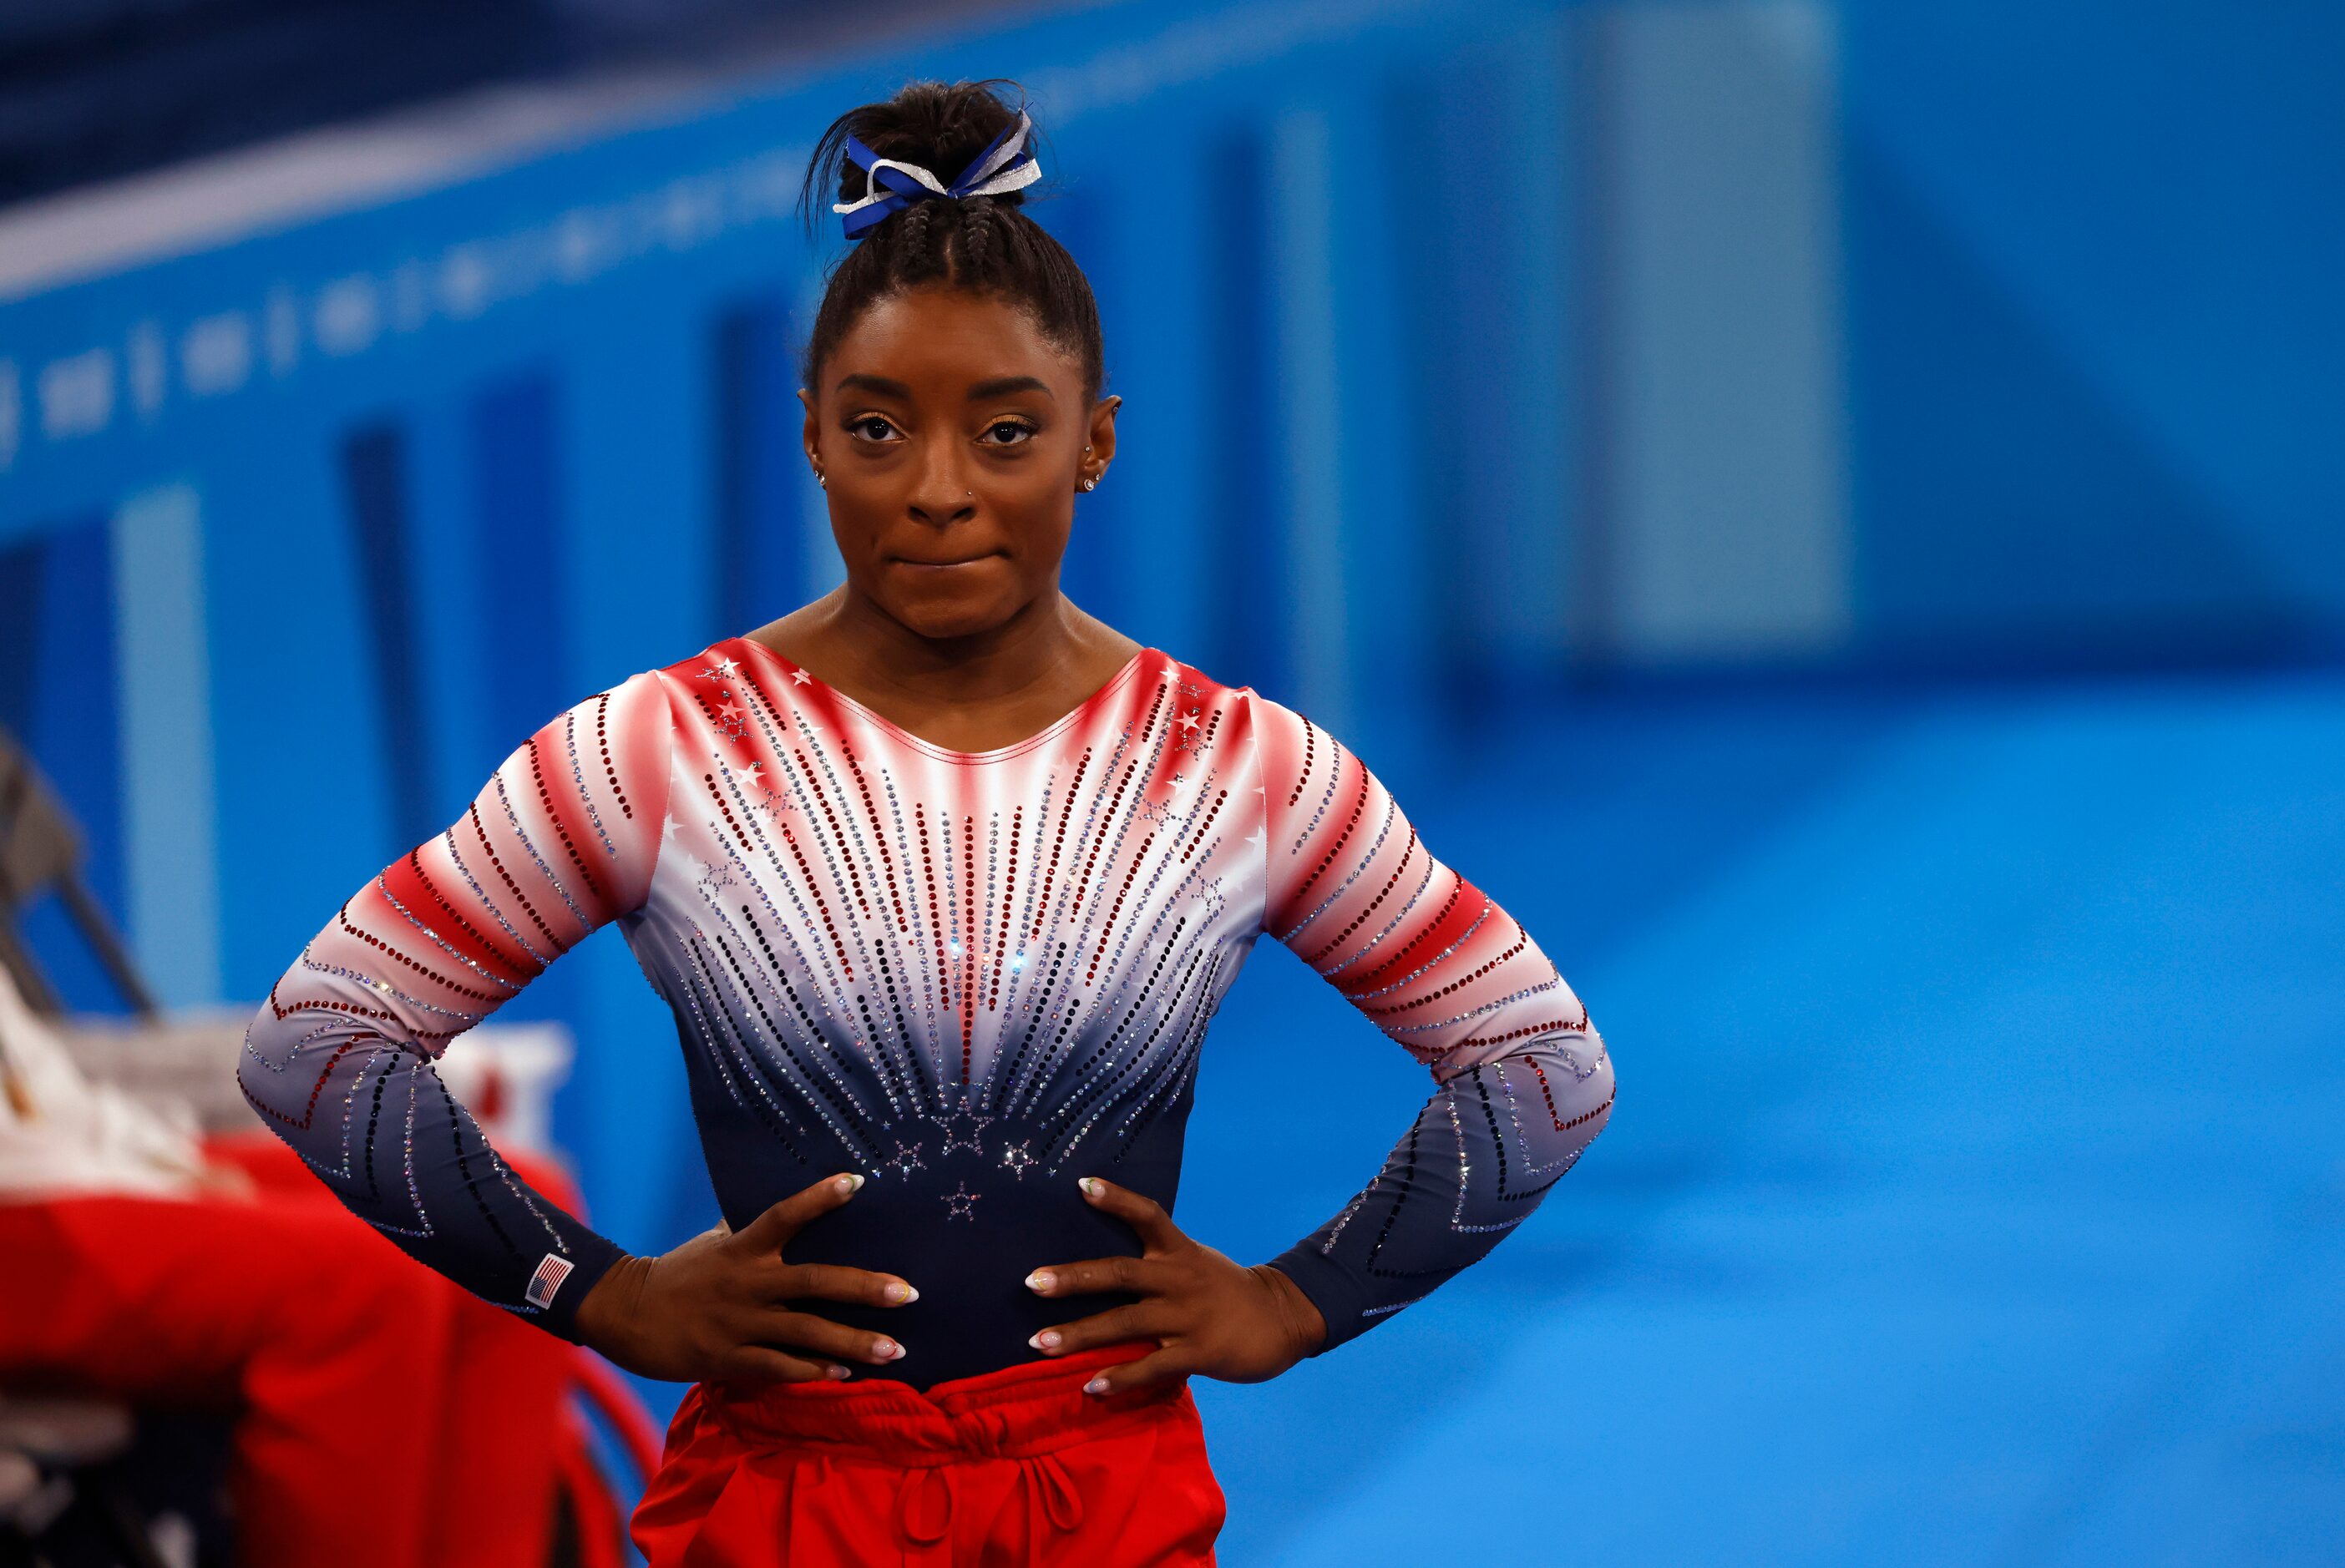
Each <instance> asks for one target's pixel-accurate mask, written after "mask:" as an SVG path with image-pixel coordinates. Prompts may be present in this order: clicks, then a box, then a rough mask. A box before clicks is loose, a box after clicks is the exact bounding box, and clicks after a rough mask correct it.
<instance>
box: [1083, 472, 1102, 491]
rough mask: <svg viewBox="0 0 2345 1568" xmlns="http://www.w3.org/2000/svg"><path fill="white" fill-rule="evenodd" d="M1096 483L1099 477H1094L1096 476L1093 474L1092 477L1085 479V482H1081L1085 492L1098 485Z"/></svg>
mask: <svg viewBox="0 0 2345 1568" xmlns="http://www.w3.org/2000/svg"><path fill="white" fill-rule="evenodd" d="M1098 483H1099V476H1098V475H1096V474H1094V475H1092V476H1091V478H1090V479H1087V480H1085V481H1083V488H1084V489H1085V490H1090V489H1091V487H1092V486H1094V485H1096V484H1098Z"/></svg>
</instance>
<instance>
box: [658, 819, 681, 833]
mask: <svg viewBox="0 0 2345 1568" xmlns="http://www.w3.org/2000/svg"><path fill="white" fill-rule="evenodd" d="M683 825H684V824H682V823H680V822H678V821H676V820H675V818H674V817H672V816H670V817H663V818H661V819H660V836H661V837H662V838H674V837H675V835H676V830H677V829H678V828H680V827H682V826H683Z"/></svg>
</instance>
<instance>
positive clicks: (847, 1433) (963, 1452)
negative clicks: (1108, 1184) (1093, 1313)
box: [633, 1342, 1224, 1568]
mask: <svg viewBox="0 0 2345 1568" xmlns="http://www.w3.org/2000/svg"><path fill="white" fill-rule="evenodd" d="M1155 1348H1156V1346H1155V1345H1154V1343H1153V1342H1149V1343H1142V1344H1137V1345H1134V1344H1125V1345H1110V1346H1103V1347H1101V1349H1099V1350H1096V1351H1081V1352H1079V1353H1077V1354H1075V1355H1071V1356H1063V1357H1061V1358H1059V1359H1058V1360H1056V1361H1030V1362H1024V1363H1021V1364H1020V1365H1017V1366H1010V1367H1004V1368H1002V1369H1000V1371H992V1372H987V1373H985V1374H984V1375H982V1376H980V1377H974V1378H957V1379H954V1380H952V1381H949V1382H941V1383H939V1384H937V1385H936V1386H935V1387H933V1388H931V1389H929V1390H928V1391H926V1392H922V1391H919V1390H917V1389H915V1388H913V1387H912V1386H911V1385H910V1384H909V1383H905V1382H899V1381H896V1380H894V1379H892V1378H873V1379H868V1380H864V1381H851V1382H838V1383H834V1382H819V1383H811V1382H810V1383H773V1384H768V1385H766V1386H764V1387H762V1388H757V1389H743V1390H740V1391H737V1392H731V1393H728V1392H727V1391H726V1390H725V1389H723V1388H722V1387H714V1386H711V1385H709V1384H706V1383H695V1384H694V1385H693V1387H692V1388H691V1390H690V1391H687V1392H686V1393H685V1396H684V1403H683V1404H682V1405H681V1406H680V1407H678V1409H677V1411H676V1412H675V1421H674V1423H673V1424H671V1425H670V1426H669V1428H668V1434H667V1452H666V1454H665V1457H664V1458H663V1460H662V1462H661V1464H660V1468H659V1473H658V1474H656V1475H655V1476H654V1477H653V1478H652V1481H651V1484H650V1486H649V1487H648V1488H646V1489H645V1494H644V1501H643V1505H642V1506H641V1507H639V1508H637V1509H636V1510H635V1515H634V1526H633V1529H634V1539H635V1544H636V1545H637V1546H638V1547H639V1548H641V1549H642V1551H643V1553H644V1556H645V1558H646V1559H647V1560H648V1562H649V1563H650V1568H720V1565H721V1568H734V1565H738V1568H778V1565H780V1564H784V1563H787V1564H788V1565H789V1568H869V1565H872V1564H878V1563H905V1564H922V1565H935V1568H944V1565H946V1564H954V1565H960V1564H980V1563H982V1564H988V1565H990V1564H996V1563H999V1564H1005V1565H1006V1564H1010V1563H1018V1564H1028V1563H1031V1564H1038V1565H1039V1564H1061V1565H1064V1568H1078V1565H1080V1568H1139V1565H1140V1564H1142V1563H1148V1564H1157V1563H1162V1564H1168V1565H1169V1564H1194V1563H1212V1562H1213V1538H1214V1537H1215V1536H1216V1535H1218V1534H1220V1533H1221V1529H1222V1520H1223V1512H1224V1508H1223V1499H1222V1489H1221V1486H1220V1484H1219V1483H1218V1482H1215V1481H1214V1479H1213V1469H1212V1467H1211V1466H1210V1465H1208V1464H1207V1462H1206V1460H1205V1433H1204V1428H1203V1424H1202V1423H1201V1422H1200V1421H1198V1419H1197V1406H1196V1401H1193V1400H1192V1399H1191V1398H1190V1396H1189V1388H1188V1384H1187V1383H1186V1382H1174V1383H1171V1384H1159V1385H1157V1386H1156V1387H1154V1388H1150V1389H1138V1390H1134V1391H1132V1392H1130V1393H1126V1394H1117V1395H1109V1396H1104V1397H1103V1396H1101V1395H1098V1394H1087V1393H1084V1392H1083V1391H1082V1387H1083V1384H1084V1383H1086V1382H1088V1381H1090V1380H1091V1375H1092V1374H1093V1373H1094V1372H1097V1371H1100V1370H1101V1368H1103V1367H1112V1366H1117V1365H1120V1364H1122V1363H1123V1362H1126V1361H1134V1360H1137V1359H1138V1358H1139V1357H1141V1356H1142V1355H1145V1354H1147V1353H1148V1352H1149V1351H1153V1350H1154V1349H1155Z"/></svg>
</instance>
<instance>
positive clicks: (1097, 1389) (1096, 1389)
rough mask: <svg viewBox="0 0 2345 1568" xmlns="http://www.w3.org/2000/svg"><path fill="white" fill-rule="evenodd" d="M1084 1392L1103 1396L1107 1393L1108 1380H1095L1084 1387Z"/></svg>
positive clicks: (1100, 1378)
mask: <svg viewBox="0 0 2345 1568" xmlns="http://www.w3.org/2000/svg"><path fill="white" fill-rule="evenodd" d="M1083 1392H1085V1393H1087V1394H1103V1393H1105V1392H1107V1379H1106V1378H1105V1377H1104V1376H1101V1377H1096V1378H1093V1379H1092V1380H1091V1381H1089V1382H1087V1383H1085V1384H1084V1385H1083Z"/></svg>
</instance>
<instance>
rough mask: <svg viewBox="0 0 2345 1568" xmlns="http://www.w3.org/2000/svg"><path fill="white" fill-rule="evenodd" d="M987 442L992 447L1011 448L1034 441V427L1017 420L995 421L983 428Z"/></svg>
mask: <svg viewBox="0 0 2345 1568" xmlns="http://www.w3.org/2000/svg"><path fill="white" fill-rule="evenodd" d="M985 434H986V437H987V440H989V441H990V443H991V444H992V445H994V446H998V447H1013V446H1017V445H1020V443H1022V442H1025V441H1030V440H1033V439H1034V427H1033V426H1031V425H1030V424H1026V423H1025V422H1023V421H1022V420H995V421H994V422H993V423H992V424H990V425H988V426H987V427H986V428H985Z"/></svg>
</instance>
